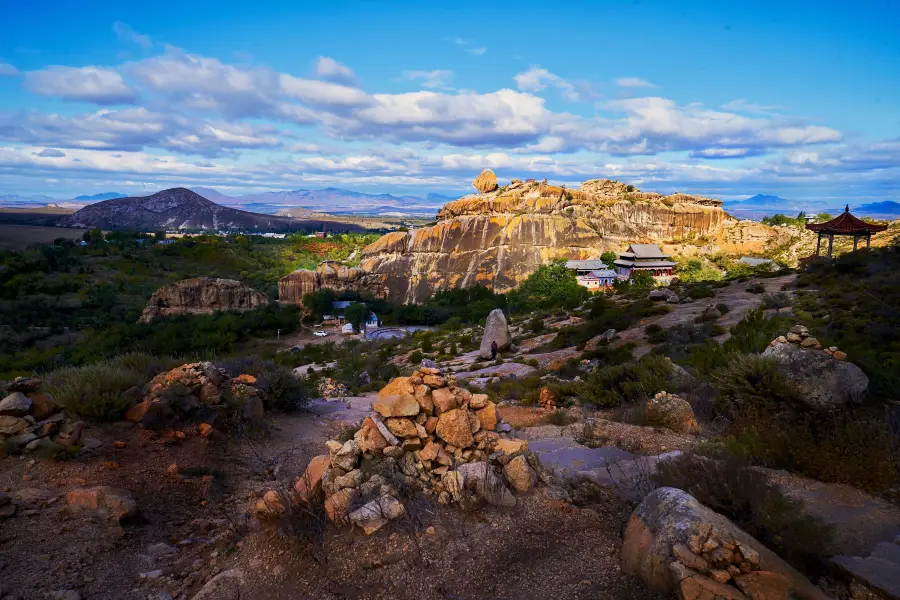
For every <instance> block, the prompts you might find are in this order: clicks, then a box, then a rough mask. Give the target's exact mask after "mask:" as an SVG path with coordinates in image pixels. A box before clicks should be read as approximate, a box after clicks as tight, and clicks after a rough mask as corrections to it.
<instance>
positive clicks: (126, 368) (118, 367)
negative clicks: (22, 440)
mask: <svg viewBox="0 0 900 600" xmlns="http://www.w3.org/2000/svg"><path fill="white" fill-rule="evenodd" d="M177 362H178V361H175V360H172V359H160V358H156V357H153V356H148V355H146V354H124V355H122V356H120V357H117V358H114V359H110V360H105V361H101V362H98V363H94V364H92V365H85V366H81V367H66V368H62V369H57V370H55V371H51V372H50V373H48V374H47V375H46V376H45V377H44V379H45V386H46V389H47V391H49V392H50V393H51V394H52V395H53V396H54V397H55V398H56V400H57V401H59V403H60V404H62V405H63V406H64V407H65V408H66V410H67V411H69V412H70V413H71V414H73V415H76V416H78V417H81V418H85V419H93V420H97V421H116V420H119V419H121V418H122V417H123V416H124V414H125V411H127V410H128V409H129V408H131V407H132V406H133V404H134V398H130V397H124V396H123V394H124V393H125V392H126V391H127V390H129V389H131V388H133V387H138V388H140V387H142V386H143V385H144V384H146V383H147V382H149V381H150V379H152V378H153V377H154V376H155V375H157V374H158V373H161V372H162V371H165V370H168V369H170V368H172V367H174V366H176V364H177Z"/></svg>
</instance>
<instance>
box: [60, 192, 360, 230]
mask: <svg viewBox="0 0 900 600" xmlns="http://www.w3.org/2000/svg"><path fill="white" fill-rule="evenodd" d="M57 224H58V225H60V226H62V227H99V228H101V229H138V230H142V231H154V230H160V229H164V230H173V229H184V230H203V229H206V230H243V231H246V230H260V231H296V230H307V229H308V230H313V229H321V228H322V226H323V225H324V226H325V227H327V229H328V230H329V231H341V232H346V231H361V230H362V228H361V227H358V226H356V225H348V224H344V223H332V222H326V221H322V220H299V219H293V218H290V217H280V216H274V215H263V214H258V213H252V212H247V211H243V210H238V209H235V208H228V207H226V206H221V205H219V204H216V203H215V202H211V201H210V200H207V199H206V198H204V197H203V196H201V195H199V194H197V193H196V192H193V191H191V190H189V189H186V188H172V189H168V190H163V191H161V192H157V193H155V194H153V195H152V196H142V197H134V198H116V199H114V200H106V201H104V202H97V203H96V204H91V205H89V206H86V207H84V208H82V209H81V210H79V211H78V212H76V213H74V214H72V215H69V216H66V217H63V218H62V219H60V220H59V221H58V223H57Z"/></svg>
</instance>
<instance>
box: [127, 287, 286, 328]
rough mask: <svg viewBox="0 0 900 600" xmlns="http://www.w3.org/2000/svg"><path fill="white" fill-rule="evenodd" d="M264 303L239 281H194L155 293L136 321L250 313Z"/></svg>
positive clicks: (265, 300)
mask: <svg viewBox="0 0 900 600" xmlns="http://www.w3.org/2000/svg"><path fill="white" fill-rule="evenodd" d="M268 303H269V297H268V296H266V295H265V294H263V293H262V292H257V291H256V290H254V289H253V288H251V287H249V286H247V285H244V284H243V283H241V282H240V281H235V280H234V279H216V278H214V277H194V278H191V279H184V280H182V281H179V282H177V283H173V284H172V285H167V286H165V287H161V288H159V289H158V290H156V291H155V292H154V293H153V295H152V296H150V300H148V301H147V306H146V307H145V308H144V312H143V313H142V314H141V319H140V321H141V322H142V323H149V322H150V321H152V320H153V319H155V318H157V317H166V316H172V315H208V314H212V313H213V312H215V311H217V310H241V311H242V310H252V309H254V308H260V307H263V306H265V305H267V304H268Z"/></svg>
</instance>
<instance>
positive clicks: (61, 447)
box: [0, 377, 84, 455]
mask: <svg viewBox="0 0 900 600" xmlns="http://www.w3.org/2000/svg"><path fill="white" fill-rule="evenodd" d="M42 383H43V382H42V381H41V380H40V379H37V378H35V377H17V378H16V379H15V380H14V381H11V382H0V390H3V389H5V390H6V394H7V395H6V396H5V397H4V398H3V399H2V400H0V455H2V454H3V452H4V448H5V449H6V450H8V451H11V452H36V453H41V454H44V453H45V454H48V455H56V454H59V453H61V452H63V451H65V450H75V449H77V448H78V447H79V446H80V444H81V434H82V431H84V422H82V421H72V420H70V419H68V418H67V417H66V415H65V413H64V412H63V407H62V406H60V405H59V404H57V403H56V401H55V400H54V399H53V396H51V395H50V394H48V393H46V392H42V391H40V389H41V385H42Z"/></svg>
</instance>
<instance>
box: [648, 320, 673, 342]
mask: <svg viewBox="0 0 900 600" xmlns="http://www.w3.org/2000/svg"><path fill="white" fill-rule="evenodd" d="M644 333H646V334H647V341H648V342H650V343H651V344H661V343H663V342H665V341H666V339H668V337H669V331H668V330H667V329H663V327H662V325H660V324H659V323H651V324H649V325H647V327H645V328H644Z"/></svg>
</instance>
